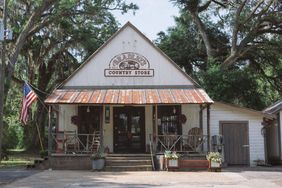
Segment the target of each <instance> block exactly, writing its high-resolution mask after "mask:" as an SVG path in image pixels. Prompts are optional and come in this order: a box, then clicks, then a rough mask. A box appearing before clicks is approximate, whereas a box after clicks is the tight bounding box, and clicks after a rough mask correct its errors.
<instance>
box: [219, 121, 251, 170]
mask: <svg viewBox="0 0 282 188" xmlns="http://www.w3.org/2000/svg"><path fill="white" fill-rule="evenodd" d="M228 123H235V124H236V123H238V124H239V123H240V124H245V126H246V127H247V144H248V145H249V150H248V152H247V160H248V163H247V165H248V166H250V151H251V150H250V136H249V134H250V131H249V121H224V120H223V121H219V134H221V135H223V134H222V130H223V124H228ZM223 141H224V137H223ZM223 152H225V146H224V151H223ZM223 154H224V153H223ZM224 162H225V161H224ZM225 163H226V162H225ZM227 165H228V163H227Z"/></svg>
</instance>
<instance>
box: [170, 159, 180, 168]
mask: <svg viewBox="0 0 282 188" xmlns="http://www.w3.org/2000/svg"><path fill="white" fill-rule="evenodd" d="M171 167H172V168H177V167H178V159H169V160H168V168H171Z"/></svg>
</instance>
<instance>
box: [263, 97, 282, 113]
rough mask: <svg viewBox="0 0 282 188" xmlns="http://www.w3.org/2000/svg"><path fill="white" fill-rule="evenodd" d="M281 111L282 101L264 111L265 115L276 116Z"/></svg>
mask: <svg viewBox="0 0 282 188" xmlns="http://www.w3.org/2000/svg"><path fill="white" fill-rule="evenodd" d="M279 111H282V99H280V100H279V101H276V102H275V103H274V104H272V105H270V106H269V107H267V108H266V109H264V110H263V113H265V114H276V113H278V112H279Z"/></svg>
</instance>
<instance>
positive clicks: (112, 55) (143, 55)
mask: <svg viewBox="0 0 282 188" xmlns="http://www.w3.org/2000/svg"><path fill="white" fill-rule="evenodd" d="M136 86H138V87H139V88H143V87H149V88H150V87H151V88H154V87H155V86H158V87H159V88H162V86H164V88H170V86H172V87H173V88H175V87H177V88H187V87H190V88H195V87H199V86H198V84H197V83H196V82H195V81H194V80H193V79H192V78H190V77H189V76H188V75H187V74H186V73H185V72H184V71H183V70H182V69H181V68H179V67H178V66H177V65H176V64H175V63H174V62H173V61H172V60H171V59H170V58H169V57H168V56H167V55H165V54H164V53H163V52H162V51H161V50H160V49H159V48H157V47H156V46H155V45H154V44H153V43H152V42H151V41H150V40H149V39H148V38H147V37H146V36H145V35H143V34H142V33H141V32H140V31H139V30H138V29H137V28H136V27H135V26H133V25H132V24H131V23H129V22H128V23H127V24H125V25H124V26H123V27H122V28H121V29H120V30H119V31H118V32H116V33H115V34H114V35H113V36H112V37H111V38H110V39H109V40H108V41H107V42H106V43H105V44H104V45H102V46H101V47H100V48H99V49H98V50H97V51H96V52H95V53H94V54H92V55H91V56H90V57H89V58H88V60H86V62H85V63H83V64H82V65H81V66H80V67H79V68H78V69H77V70H76V71H75V72H74V73H73V74H72V75H71V76H70V77H69V78H68V79H67V80H65V81H64V82H63V83H62V84H61V86H60V88H62V89H82V88H83V89H87V88H95V87H99V88H103V87H104V88H116V87H124V88H136Z"/></svg>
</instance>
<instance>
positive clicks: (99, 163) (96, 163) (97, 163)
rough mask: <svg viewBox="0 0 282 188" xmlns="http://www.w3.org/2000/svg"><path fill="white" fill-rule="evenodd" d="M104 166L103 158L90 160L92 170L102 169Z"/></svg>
mask: <svg viewBox="0 0 282 188" xmlns="http://www.w3.org/2000/svg"><path fill="white" fill-rule="evenodd" d="M104 166H105V159H95V160H92V170H102V169H103V168H104Z"/></svg>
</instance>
